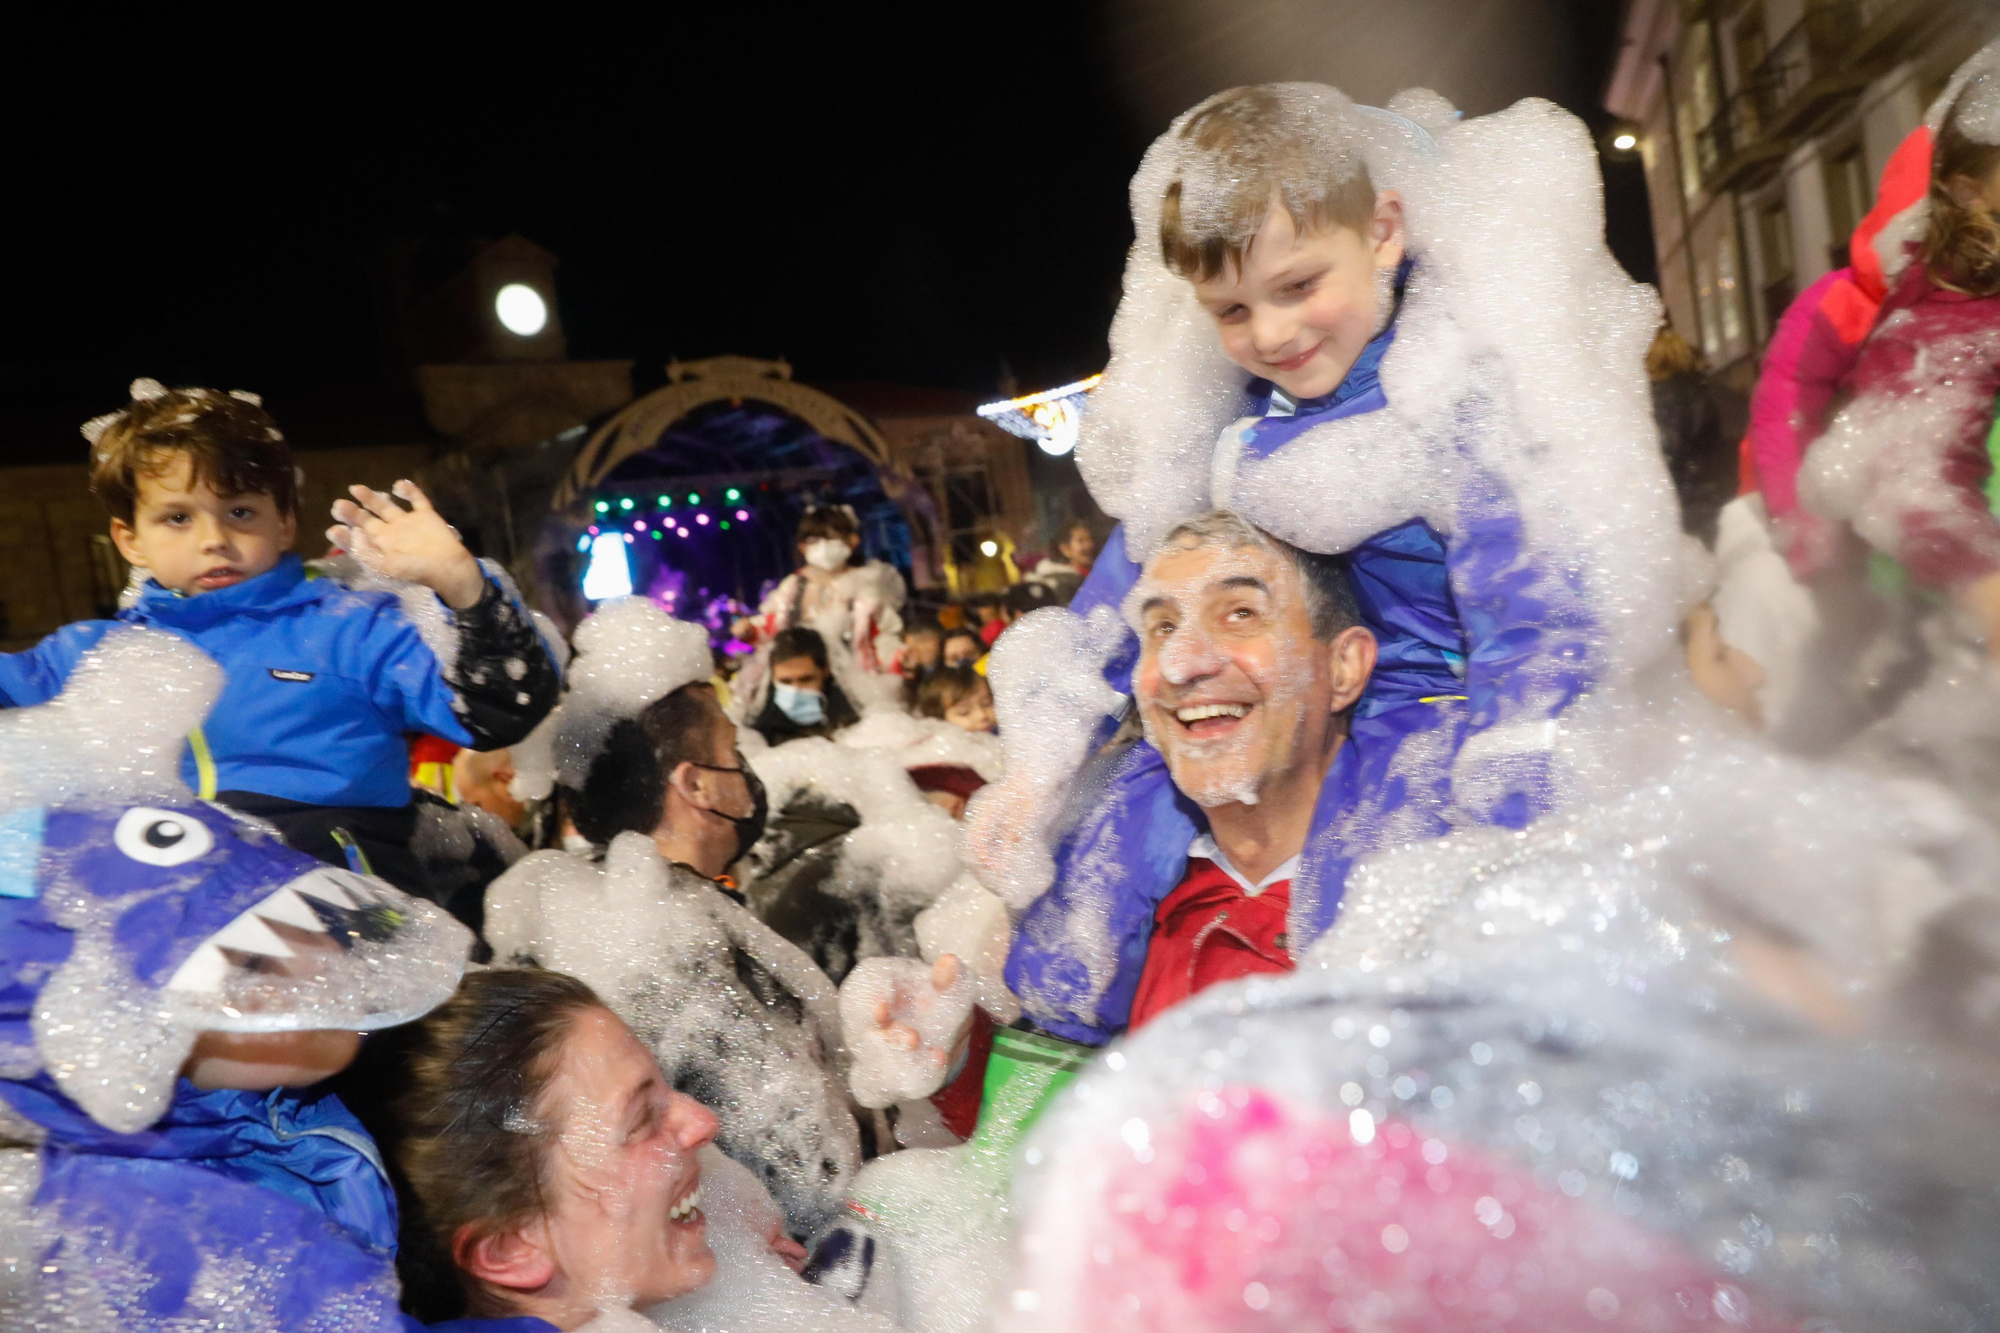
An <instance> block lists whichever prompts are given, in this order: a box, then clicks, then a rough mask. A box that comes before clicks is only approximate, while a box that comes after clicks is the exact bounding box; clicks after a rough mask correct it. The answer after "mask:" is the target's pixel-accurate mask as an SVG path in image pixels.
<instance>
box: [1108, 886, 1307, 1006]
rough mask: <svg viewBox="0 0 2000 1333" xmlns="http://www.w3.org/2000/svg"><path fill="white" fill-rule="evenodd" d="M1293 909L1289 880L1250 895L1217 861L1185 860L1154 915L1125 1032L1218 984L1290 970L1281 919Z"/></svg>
mask: <svg viewBox="0 0 2000 1333" xmlns="http://www.w3.org/2000/svg"><path fill="white" fill-rule="evenodd" d="M1291 905H1292V882H1291V880H1290V879H1281V880H1276V881H1273V882H1272V883H1270V884H1268V885H1266V886H1265V887H1264V889H1263V890H1262V891H1261V892H1259V893H1257V894H1256V895H1254V896H1252V895H1251V894H1249V893H1246V892H1244V889H1243V886H1242V885H1241V884H1240V883H1238V882H1237V880H1236V878H1235V877H1234V876H1232V875H1231V874H1230V873H1229V872H1228V871H1227V870H1224V869H1223V868H1222V867H1221V866H1219V865H1217V864H1216V863H1215V862H1213V861H1211V860H1208V859H1207V858H1205V857H1200V856H1190V857H1189V858H1188V873H1187V877H1186V878H1185V879H1183V880H1181V882H1180V883H1179V884H1178V885H1177V886H1175V888H1174V891H1173V892H1172V893H1170V894H1168V895H1167V896H1166V898H1165V899H1163V900H1162V901H1161V903H1160V905H1159V907H1158V908H1157V909H1156V910H1155V911H1154V913H1153V938H1152V942H1151V943H1150V944H1148V945H1147V947H1146V966H1145V967H1144V969H1142V970H1141V971H1140V973H1139V989H1138V990H1137V991H1136V992H1135V993H1134V994H1133V996H1132V1017H1131V1019H1130V1020H1129V1022H1128V1025H1127V1026H1128V1030H1129V1031H1132V1032H1137V1031H1138V1030H1139V1029H1140V1028H1142V1027H1144V1026H1145V1025H1146V1024H1147V1023H1149V1022H1151V1021H1152V1020H1153V1019H1154V1018H1155V1017H1156V1016H1158V1015H1159V1014H1160V1013H1162V1012H1164V1011H1165V1010H1168V1009H1171V1008H1173V1007H1174V1006H1175V1005H1177V1004H1179V1003H1180V1002H1181V1001H1182V1000H1185V999H1187V998H1188V997H1189V996H1190V995H1195V994H1198V993H1199V992H1201V991H1205V990H1207V989H1208V988H1209V987H1210V986H1213V985H1215V984H1216V983H1218V982H1223V981H1234V980H1235V979H1236V978H1238V977H1251V976H1259V975H1264V974H1269V973H1278V972H1290V971H1291V970H1292V969H1293V967H1294V966H1295V964H1294V963H1293V961H1292V955H1291V952H1290V949H1289V947H1288V946H1289V943H1290V941H1289V939H1288V937H1287V935H1286V927H1285V916H1286V914H1287V913H1288V912H1289V911H1290V909H1291Z"/></svg>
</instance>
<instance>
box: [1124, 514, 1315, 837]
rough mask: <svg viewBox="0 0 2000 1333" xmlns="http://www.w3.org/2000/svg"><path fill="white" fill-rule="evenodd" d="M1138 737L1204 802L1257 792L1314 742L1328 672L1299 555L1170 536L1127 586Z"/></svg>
mask: <svg viewBox="0 0 2000 1333" xmlns="http://www.w3.org/2000/svg"><path fill="white" fill-rule="evenodd" d="M1128 606H1130V607H1132V608H1133V613H1134V623H1135V625H1136V627H1137V629H1138V631H1139V641H1140V657H1139V669H1138V672H1137V674H1136V675H1135V676H1134V678H1133V691H1134V694H1135V696H1136V698H1137V701H1138V705H1139V718H1140V721H1141V722H1142V723H1143V724H1144V726H1145V729H1146V739H1148V740H1149V741H1151V742H1152V743H1153V745H1154V747H1155V748H1157V749H1158V750H1159V751H1160V753H1161V754H1162V755H1163V756H1164V757H1165V758H1166V761H1167V767H1168V769H1169V770H1170V771H1171V772H1172V774H1173V779H1174V785H1175V786H1177V787H1179V788H1180V789H1181V791H1182V792H1184V793H1185V794H1186V795H1187V796H1188V797H1189V798H1190V799H1191V800H1194V801H1196V802H1197V803H1199V804H1201V805H1204V806H1217V805H1227V804H1229V803H1230V802H1233V801H1242V802H1244V803H1246V804H1254V803H1255V802H1256V801H1257V799H1258V795H1259V792H1260V790H1261V789H1262V787H1263V785H1264V783H1265V782H1266V780H1267V779H1269V778H1272V777H1275V776H1278V775H1282V774H1288V773H1290V772H1292V771H1293V770H1294V769H1296V768H1297V767H1299V766H1300V765H1302V764H1305V763H1308V762H1310V760H1311V757H1312V756H1315V755H1319V754H1321V753H1323V751H1324V749H1325V741H1326V731H1327V728H1328V727H1329V726H1331V725H1332V716H1331V713H1332V708H1331V704H1332V699H1333V679H1332V670H1331V664H1330V662H1329V658H1328V654H1327V653H1326V651H1325V649H1324V647H1323V645H1321V644H1319V643H1318V642H1317V641H1315V640H1314V638H1313V636H1312V621H1311V617H1310V615H1309V613H1308V610H1307V606H1306V599H1305V590H1304V588H1303V587H1302V586H1301V584H1300V582H1299V574H1298V570H1297V568H1296V566H1294V565H1293V564H1292V562H1291V561H1290V560H1288V559H1286V558H1285V557H1284V556H1283V555H1281V554H1279V553H1278V552H1276V551H1273V550H1270V549H1267V548H1265V547H1261V546H1254V545H1245V546H1232V545H1230V544H1229V543H1228V541H1226V540H1212V541H1209V542H1207V543H1205V544H1200V545H1195V544H1193V539H1192V538H1186V537H1183V538H1179V539H1177V540H1176V541H1175V542H1174V543H1172V544H1170V545H1169V546H1168V547H1167V548H1166V549H1165V550H1164V551H1162V552H1161V553H1160V554H1159V555H1156V556H1154V557H1153V559H1152V561H1151V562H1150V563H1149V564H1148V565H1147V567H1146V572H1145V575H1144V577H1143V578H1141V579H1140V581H1139V585H1138V587H1137V588H1135V589H1134V590H1133V593H1132V596H1131V599H1130V601H1129V602H1128Z"/></svg>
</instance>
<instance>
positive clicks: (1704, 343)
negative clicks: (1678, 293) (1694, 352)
mask: <svg viewBox="0 0 2000 1333" xmlns="http://www.w3.org/2000/svg"><path fill="white" fill-rule="evenodd" d="M1694 281H1695V291H1694V301H1695V306H1696V313H1697V314H1698V315H1699V316H1700V318H1701V350H1702V351H1703V352H1705V353H1706V354H1707V355H1708V357H1709V359H1710V360H1714V359H1715V358H1716V357H1717V356H1718V355H1720V354H1721V352H1722V336H1721V330H1722V324H1721V321H1720V320H1719V319H1717V318H1716V309H1715V265H1714V263H1713V262H1711V261H1710V260H1709V258H1708V256H1707V255H1702V256H1700V257H1698V258H1697V259H1696V260H1695V261H1694Z"/></svg>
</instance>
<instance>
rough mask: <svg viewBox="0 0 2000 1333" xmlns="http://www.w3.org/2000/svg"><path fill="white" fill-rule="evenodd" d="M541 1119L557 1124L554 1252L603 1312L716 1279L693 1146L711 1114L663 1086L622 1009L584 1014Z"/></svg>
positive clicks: (709, 1128)
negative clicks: (622, 1019)
mask: <svg viewBox="0 0 2000 1333" xmlns="http://www.w3.org/2000/svg"><path fill="white" fill-rule="evenodd" d="M537 1114H538V1115H539V1116H541V1117H543V1118H546V1119H547V1120H551V1121H553V1122H555V1123H554V1125H553V1126H552V1128H554V1129H555V1131H556V1134H557V1142H556V1147H555V1150H554V1156H553V1161H552V1162H551V1169H550V1177H551V1181H552V1185H553V1188H552V1190H551V1192H550V1196H549V1212H548V1215H547V1218H546V1225H547V1228H548V1243H549V1246H550V1249H551V1252H552V1253H551V1257H552V1258H553V1259H554V1261H555V1264H556V1267H557V1269H558V1270H559V1271H560V1272H561V1273H562V1274H563V1275H564V1277H565V1278H566V1279H567V1280H568V1282H569V1283H570V1285H571V1286H572V1287H574V1288H575V1290H576V1291H577V1294H578V1295H579V1296H582V1297H585V1298H586V1300H587V1302H588V1303H594V1304H595V1305H596V1306H597V1308H600V1309H617V1308H625V1307H644V1306H648V1305H653V1304H656V1303H658V1302H660V1301H664V1300H669V1299H671V1298H673V1297H675V1296H681V1295H685V1294H686V1293H688V1292H690V1291H694V1290H695V1289H697V1288H699V1287H702V1286H706V1285H707V1283H708V1281H709V1279H710V1278H711V1277H713V1276H714V1275H715V1255H714V1254H713V1253H712V1252H711V1251H710V1250H709V1248H708V1235H707V1221H706V1219H705V1218H704V1217H703V1216H702V1212H701V1167H700V1164H699V1162H698V1161H697V1160H696V1156H695V1151H696V1149H698V1148H699V1147H701V1145H702V1144H704V1143H707V1142H708V1141H709V1140H710V1139H711V1138H713V1137H714V1136H715V1124H716V1122H715V1116H714V1115H713V1114H712V1113H711V1112H710V1111H709V1110H708V1109H707V1108H706V1107H704V1106H702V1105H701V1104H700V1103H699V1102H696V1101H694V1100H693V1099H691V1098H688V1097H685V1096H682V1095H681V1094H680V1093H677V1092H675V1091H674V1090H673V1089H672V1088H670V1087H668V1086H667V1083H666V1080H665V1078H664V1077H662V1076H661V1074H660V1069H659V1065H658V1064H657V1063H656V1062H655V1061H654V1059H653V1057H652V1055H651V1053H649V1052H648V1051H647V1050H646V1048H645V1047H644V1046H642V1045H640V1044H639V1040H638V1038H636V1037H634V1036H633V1035H632V1033H631V1031H630V1030H629V1029H627V1028H626V1026H625V1024H624V1023H622V1022H620V1021H619V1019H618V1018H617V1016H616V1015H614V1014H612V1013H611V1012H610V1011H608V1010H604V1009H588V1010H585V1011H584V1012H582V1013H581V1014H579V1015H578V1016H577V1019H576V1022H575V1026H574V1027H573V1029H572V1030H571V1032H570V1035H569V1036H568V1038H567V1039H566V1040H565V1041H564V1043H563V1055H562V1064H561V1065H560V1067H559V1068H558V1069H557V1071H556V1073H555V1075H554V1077H553V1078H551V1079H550V1081H549V1087H548V1091H547V1092H546V1094H545V1095H544V1097H543V1100H542V1106H541V1107H539V1108H538V1110H537Z"/></svg>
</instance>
